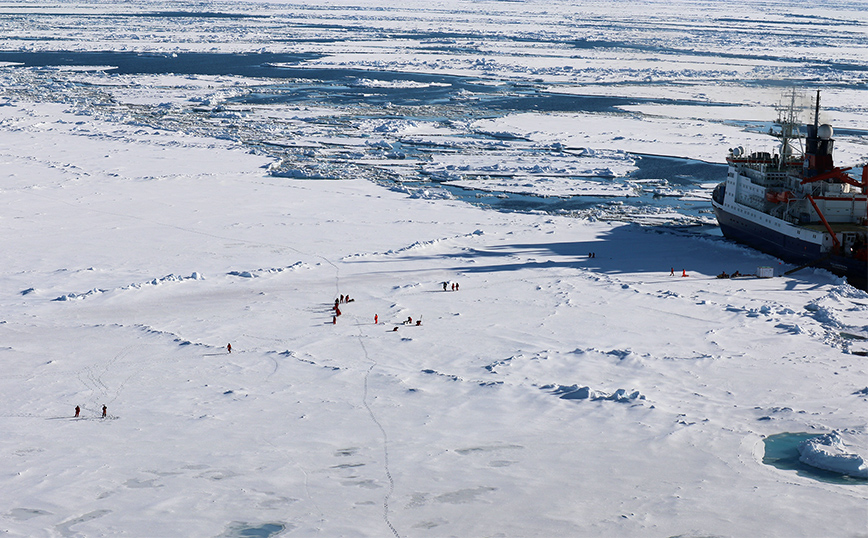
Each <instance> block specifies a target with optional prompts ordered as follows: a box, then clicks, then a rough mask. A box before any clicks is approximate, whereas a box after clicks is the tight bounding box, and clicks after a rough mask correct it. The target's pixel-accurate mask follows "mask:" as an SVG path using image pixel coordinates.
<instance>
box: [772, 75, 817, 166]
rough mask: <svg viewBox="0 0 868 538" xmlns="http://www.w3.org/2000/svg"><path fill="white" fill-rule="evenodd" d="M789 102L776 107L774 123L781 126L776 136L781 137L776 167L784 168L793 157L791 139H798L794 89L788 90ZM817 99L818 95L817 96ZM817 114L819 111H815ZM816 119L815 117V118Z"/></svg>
mask: <svg viewBox="0 0 868 538" xmlns="http://www.w3.org/2000/svg"><path fill="white" fill-rule="evenodd" d="M789 97H790V102H789V103H788V104H787V105H783V104H781V105H780V106H779V107H778V119H777V120H776V121H775V123H776V124H777V125H778V126H779V127H780V128H781V132H780V133H778V134H777V135H776V136H777V137H778V138H780V139H781V156H780V161H779V162H778V169H779V170H784V169H785V168H786V167H787V165H788V164H789V163H790V162H791V161H792V158H793V147H792V146H793V145H792V140H796V139H799V123H798V122H799V117H798V112H797V111H796V89H795V88H793V89H792V91H791V92H790V95H789ZM817 99H818V101H819V96H818V97H817ZM817 114H818V115H819V111H818V112H817ZM815 121H816V119H815Z"/></svg>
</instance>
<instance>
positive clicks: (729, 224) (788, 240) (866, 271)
mask: <svg viewBox="0 0 868 538" xmlns="http://www.w3.org/2000/svg"><path fill="white" fill-rule="evenodd" d="M712 207H713V209H714V214H715V216H716V217H717V222H718V224H719V225H720V231H721V232H722V233H723V235H724V237H726V238H727V239H732V240H733V241H736V242H738V243H741V244H744V245H747V246H749V247H753V248H755V249H757V250H759V251H761V252H765V253H766V254H770V255H772V256H774V257H776V258H780V259H781V260H783V261H785V262H787V263H791V264H795V265H810V266H811V267H818V268H821V269H826V270H828V271H831V272H832V273H834V274H836V275H839V276H845V277H847V280H848V282H849V283H850V284H852V285H853V286H856V287H858V288H861V289H866V286H868V264H866V263H865V262H864V261H860V260H857V259H854V258H847V257H844V256H839V255H835V254H830V253H828V252H824V251H822V249H821V246H820V245H819V244H817V243H813V242H810V241H805V240H802V239H798V238H795V237H791V236H789V235H787V234H784V233H780V232H778V231H776V230H774V229H772V228H769V227H768V226H764V225H762V224H760V223H757V222H754V221H752V220H750V219H746V218H744V217H741V216H738V215H735V214H733V213H730V212H729V211H726V209H725V208H724V207H723V206H721V205H720V204H718V203H712Z"/></svg>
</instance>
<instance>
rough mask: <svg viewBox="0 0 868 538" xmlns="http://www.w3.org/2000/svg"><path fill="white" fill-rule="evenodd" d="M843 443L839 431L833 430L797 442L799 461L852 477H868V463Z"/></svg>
mask: <svg viewBox="0 0 868 538" xmlns="http://www.w3.org/2000/svg"><path fill="white" fill-rule="evenodd" d="M852 450H853V449H852V448H848V446H847V444H845V443H844V439H843V438H842V436H841V433H840V432H838V431H833V432H830V433H827V434H824V435H820V436H819V437H813V438H811V439H806V440H804V441H802V442H801V443H799V461H801V462H802V463H804V464H805V465H810V466H812V467H816V468H818V469H824V470H826V471H831V472H833V473H839V474H843V475H847V476H852V477H854V478H868V463H865V458H864V457H863V456H862V455H860V454H857V453H855V452H853V451H852Z"/></svg>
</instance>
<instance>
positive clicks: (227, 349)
mask: <svg viewBox="0 0 868 538" xmlns="http://www.w3.org/2000/svg"><path fill="white" fill-rule="evenodd" d="M226 351H227V352H228V353H232V344H226Z"/></svg>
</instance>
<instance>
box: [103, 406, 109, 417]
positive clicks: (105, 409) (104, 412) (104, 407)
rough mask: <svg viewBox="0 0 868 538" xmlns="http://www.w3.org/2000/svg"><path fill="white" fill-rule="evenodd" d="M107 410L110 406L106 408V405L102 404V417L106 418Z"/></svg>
mask: <svg viewBox="0 0 868 538" xmlns="http://www.w3.org/2000/svg"><path fill="white" fill-rule="evenodd" d="M106 411H108V408H106V406H105V405H103V406H102V418H105V414H106Z"/></svg>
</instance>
